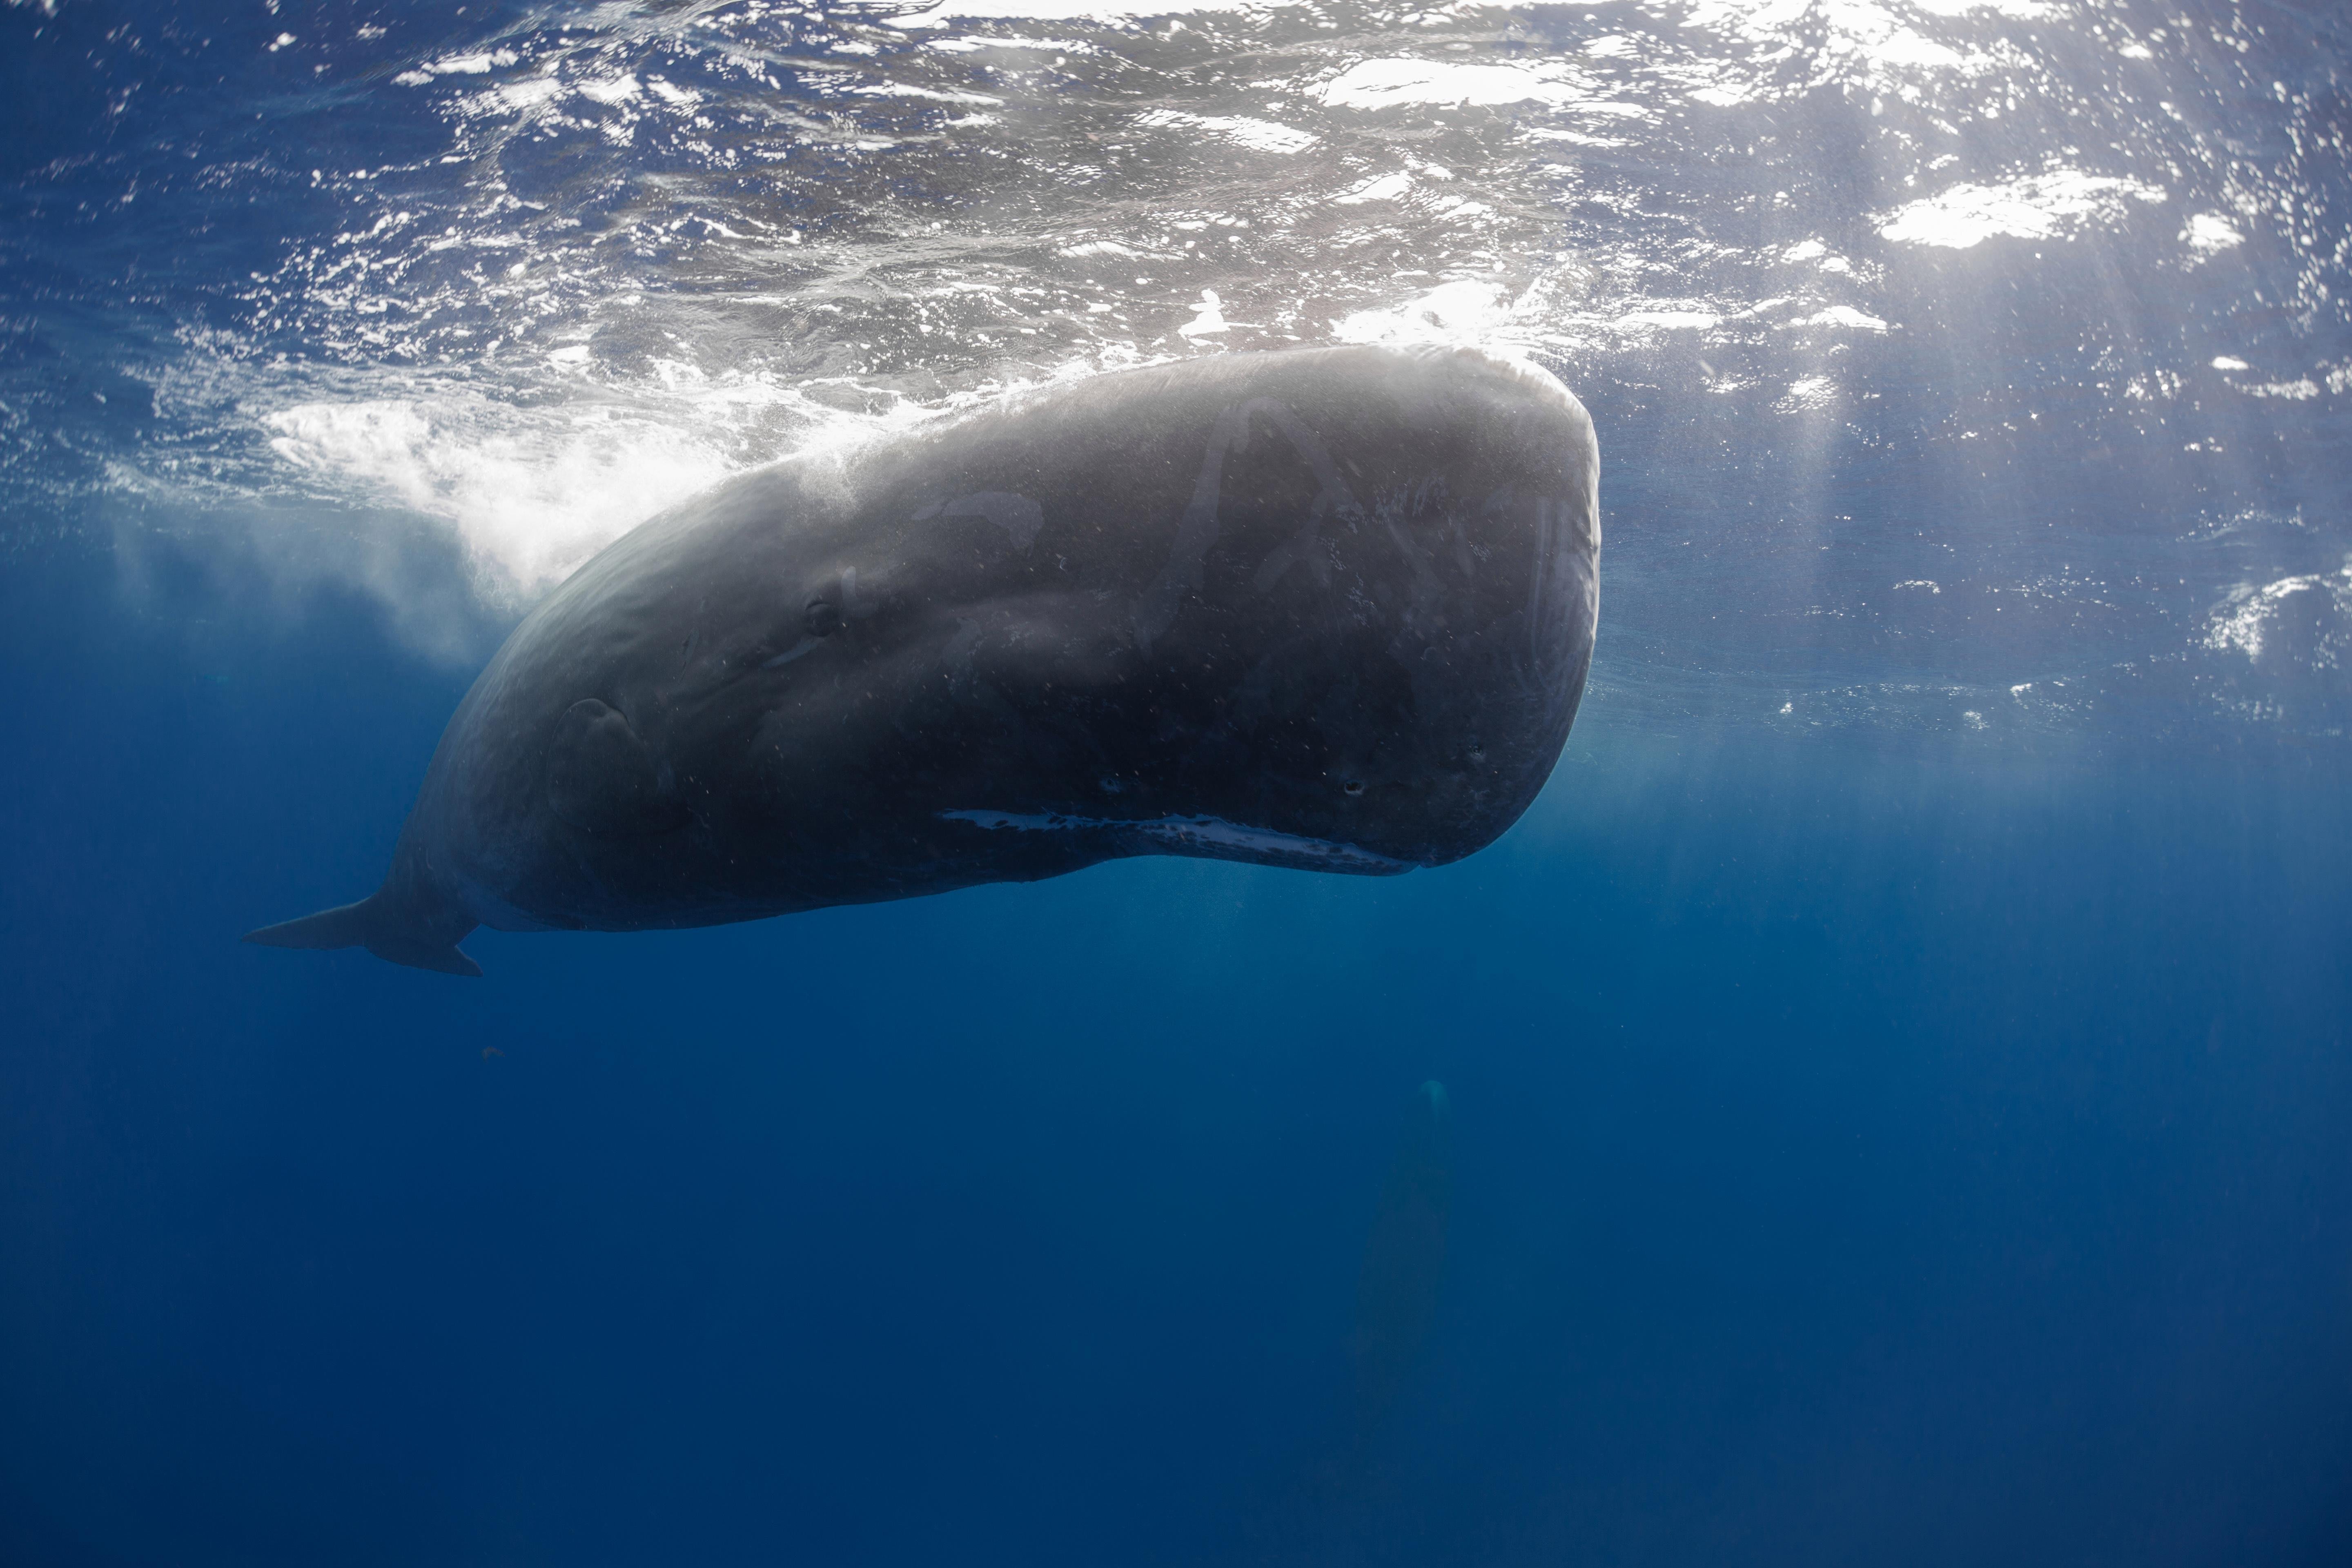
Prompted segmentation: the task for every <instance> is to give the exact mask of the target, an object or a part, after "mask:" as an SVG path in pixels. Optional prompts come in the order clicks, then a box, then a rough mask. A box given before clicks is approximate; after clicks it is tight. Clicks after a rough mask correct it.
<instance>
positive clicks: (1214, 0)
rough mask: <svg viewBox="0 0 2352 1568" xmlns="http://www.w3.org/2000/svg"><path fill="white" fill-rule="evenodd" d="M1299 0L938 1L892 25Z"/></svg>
mask: <svg viewBox="0 0 2352 1568" xmlns="http://www.w3.org/2000/svg"><path fill="white" fill-rule="evenodd" d="M1292 3H1294V0H1136V3H1135V4H1132V5H1121V4H1119V3H1118V0H939V4H937V5H931V6H929V7H927V8H924V9H921V10H916V11H907V12H902V13H900V14H899V15H898V16H892V17H891V18H889V25H890V26H893V27H908V28H915V27H944V26H947V25H948V23H950V21H990V22H1102V23H1107V24H1109V25H1112V26H1117V25H1118V24H1119V23H1122V22H1132V21H1136V20H1138V19H1139V18H1141V17H1146V16H1191V15H1193V14H1195V13H1199V12H1213V11H1256V10H1270V9H1273V8H1275V7H1276V6H1279V5H1289V4H1292Z"/></svg>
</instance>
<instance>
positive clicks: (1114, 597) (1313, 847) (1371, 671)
mask: <svg viewBox="0 0 2352 1568" xmlns="http://www.w3.org/2000/svg"><path fill="white" fill-rule="evenodd" d="M1599 472H1600V458H1599V450H1598V447H1597V446H1596V444H1595V441H1594V437H1593V430H1592V423H1591V419H1590V417H1588V416H1587V415H1586V413H1585V410H1584V408H1583V406H1582V405H1581V404H1580V403H1579V402H1578V401H1577V399H1576V398H1575V396H1574V395H1571V394H1570V392H1569V391H1568V389H1567V388H1566V387H1564V386H1562V385H1561V384H1559V381H1558V380H1556V379H1555V378H1554V377H1552V376H1551V375H1550V374H1548V373H1547V372H1545V371H1543V370H1542V369H1540V368H1538V367H1537V366H1534V365H1532V364H1529V363H1525V362H1522V361H1518V360H1514V359H1510V358H1506V357H1501V356H1497V355H1494V354H1489V353H1484V352H1480V351H1476V350H1471V349H1463V348H1434V347H1423V348H1412V349H1395V348H1379V347H1356V346H1351V347H1338V348H1318V349H1303V350H1291V351H1286V352H1279V353H1235V354H1223V355H1216V356H1211V357H1204V358H1201V359H1195V360H1192V361H1188V362H1184V363H1174V364H1167V365H1158V366H1151V367H1147V368H1141V369H1134V370H1127V371H1120V372H1115V373H1111V374H1103V375H1098V376H1093V377H1089V378H1086V379H1083V380H1078V381H1075V382H1065V383H1057V384H1052V385H1049V386H1046V387H1044V388H1042V389H1038V390H1034V391H1032V392H1029V393H1026V394H1024V395H1016V396H1013V397H1010V398H1008V399H1006V400H1004V401H1003V402H1002V403H1000V404H998V405H992V406H991V407H989V408H988V409H986V410H985V411H983V412H980V413H976V414H972V415H970V416H965V417H961V418H959V419H954V420H944V421H941V422H940V423H939V424H937V425H934V426H928V427H925V428H923V429H920V430H919V431H918V432H916V433H914V434H911V435H908V436H902V437H897V438H895V439H889V440H880V441H876V442H873V443H871V444H868V445H865V446H860V447H851V448H846V449H843V450H836V451H828V452H814V453H809V454H805V455H803V456H800V457H796V458H788V459H786V460H784V461H782V462H780V463H777V464H774V465H772V466H770V467H767V468H761V469H757V470H754V471H751V472H749V473H746V474H743V475H741V476H739V477H738V478H736V479H732V480H730V481H729V482H727V483H724V484H721V485H720V486H719V487H718V488H717V489H712V490H710V491H709V492H707V493H705V494H703V495H700V496H698V497H696V498H694V499H692V500H688V501H685V502H684V503H682V504H681V505H679V506H677V507H676V508H674V509H672V510H668V511H667V512H665V513H662V514H661V515H659V516H656V517H655V518H653V519H652V520H650V521H647V522H646V523H644V524H642V525H641V526H639V527H638V528H636V529H635V530H634V531H631V532H630V533H628V534H627V535H625V537H623V538H622V539H621V540H619V541H618V542H615V543H614V544H613V545H612V546H611V547H610V548H608V549H606V550H605V551H604V552H603V553H601V554H599V555H598V556H596V557H595V558H594V559H593V561H591V562H589V563H587V564H586V565H585V566H583V568H582V569H581V570H580V571H579V572H577V573H576V574H573V575H572V577H571V578H570V580H568V581H567V582H565V583H564V584H562V586H561V587H560V588H558V589H557V590H556V591H555V592H554V593H553V594H551V595H550V596H549V597H548V598H547V599H546V600H545V601H544V602H542V603H541V605H539V606H538V607H537V608H536V609H534V610H533V611H532V612H531V613H530V615H529V616H527V617H526V618H525V619H524V620H523V621H522V623H521V624H520V626H517V627H516V629H515V631H514V633H513V635H512V636H510V637H509V638H508V639H507V641H506V643H505V645H504V646H503V647H500V648H499V651H498V653H497V654H496V656H495V657H493V658H491V660H490V662H489V664H488V667H487V668H485V669H484V670H483V671H482V673H481V675H480V677H479V678H478V679H477V680H476V681H475V683H474V685H473V688H472V689H471V690H469V691H468V692H467V695H466V697H465V700H463V701H462V702H461V703H460V704H459V706H458V708H457V712H456V714H455V715H454V716H453V717H452V718H451V719H450V721H449V723H448V726H447V728H446V731H444V733H443V734H442V737H441V741H440V744H439V746H438V747H437V748H436V751H435V752H434V754H433V757H432V761H431V763H430V764H429V765H428V767H427V769H426V771H425V780H424V784H423V786H422V788H421V790H420V791H419V794H418V796H417V800H416V804H415V807H414V808H413V810H412V811H411V812H410V814H409V817H408V821H407V823H406V825H405V826H404V829H403V831H402V834H401V837H400V840H399V843H398V845H397V847H395V849H394V853H393V858H392V865H391V868H390V869H389V871H388V873H387V874H386V876H385V878H384V880H383V885H382V886H381V887H380V888H378V889H376V891H375V892H374V893H373V894H372V895H371V896H370V897H368V898H366V899H363V900H361V901H359V902H357V903H354V904H348V905H345V906H342V907H341V908H339V909H332V910H323V911H321V912H320V913H318V914H314V915H310V916H307V917H305V918H303V919H300V920H296V921H288V922H286V923H284V924H282V925H273V926H268V927H264V928H263V929H261V930H258V931H252V932H250V933H248V935H247V938H246V940H247V941H248V942H257V943H261V944H264V945H268V946H275V947H293V948H337V947H352V946H358V947H364V948H366V949H368V950H369V951H370V952H373V953H375V954H376V955H377V956H379V957H382V958H385V959H389V960H391V961H392V962H394V963H404V964H412V965H415V966H417V967H420V968H425V969H434V970H439V971H443V972H445V973H460V974H478V973H480V970H479V968H478V966H477V965H476V964H475V963H474V962H473V960H472V959H471V958H469V957H468V956H467V954H466V953H465V952H462V951H460V950H459V948H458V946H457V943H458V942H459V941H460V940H461V939H463V938H464V937H465V936H466V935H467V932H469V931H473V930H474V929H475V928H476V927H478V926H485V925H486V926H489V927H491V928H493V929H496V930H501V931H581V930H593V931H631V930H646V929H653V928H665V927H680V926H694V925H709V924H718V923H721V922H725V921H746V920H758V919H763V918H766V917H769V916H772V915H780V914H787V913H792V912H794V911H798V910H813V909H818V908H822V907H824V906H827V905H833V904H845V903H859V902H866V901H872V900H884V899H899V898H908V897H914V896H917V895H920V894H926V893H936V892H942V891H947V890H950V889H957V888H963V887H969V886H971V885H974V884H977V883H982V882H993V881H1022V880H1034V879H1040V878H1045V877H1053V876H1058V875H1061V874H1063V873H1065V872H1069V871H1075V870H1077V869H1079V868H1083V867H1086V866H1089V865H1093V864H1096V863H1097V862H1099V861H1103V860H1107V859H1111V858H1118V857H1121V856H1129V855H1153V854H1162V855H1192V856H1205V857H1211V858H1222V859H1230V860H1243V861H1251V862H1255V863H1259V864H1265V865H1276V866H1288V867H1297V868H1307V869H1313V870H1320V871H1330V872H1339V873H1348V874H1356V875H1370V876H1382V875H1392V874H1395V873H1399V872H1402V871H1407V870H1411V869H1412V868H1416V867H1425V866H1435V865H1442V864H1444V863H1445V862H1448V861H1452V860H1455V859H1458V858H1462V857H1463V856H1465V855H1468V854H1471V853H1473V852H1475V850H1477V849H1479V848H1481V847H1485V846H1486V845H1487V844H1489V843H1491V842H1493V841H1494V839H1495V838H1496V837H1498V836H1499V835H1500V834H1501V833H1502V832H1503V831H1504V830H1505V829H1507V827H1509V826H1510V825H1511V824H1512V823H1513V822H1515V821H1516V820H1517V818H1518V816H1519V815H1520V814H1521V813H1522V812H1523V811H1524V810H1525V809H1526V808H1527V806H1528V803H1529V802H1530V801H1532V800H1533V799H1534V798H1535V795H1536V793H1537V792H1538V790H1539V789H1540V788H1541V787H1542V785H1543V784H1544V781H1545V780H1546V778H1548V777H1549V774H1550V773H1551V770H1552V767H1553V765H1554V763H1556V762H1557V760H1558V758H1559V752H1560V748H1561V746H1562V744H1563V743H1564V742H1565V741H1566V739H1567V736H1568V732H1569V726H1570V723H1571V722H1572V721H1574V719H1575V716H1576V710H1577V705H1578V703H1579V701H1580V698H1581V696H1582V693H1583V689H1584V683H1585V675H1586V671H1587V669H1588V668H1589V666H1590V663H1591V652H1592V646H1593V636H1594V630H1595V626H1596V624H1597V620H1598V616H1599V585H1598V584H1599V578H1598V572H1599V562H1600V548H1601V530H1600V519H1599V490H1598V485H1599Z"/></svg>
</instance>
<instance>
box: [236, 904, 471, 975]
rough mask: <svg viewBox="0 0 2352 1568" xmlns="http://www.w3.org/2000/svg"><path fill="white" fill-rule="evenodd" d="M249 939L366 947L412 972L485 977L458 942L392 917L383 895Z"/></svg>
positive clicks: (248, 936) (256, 933) (248, 935)
mask: <svg viewBox="0 0 2352 1568" xmlns="http://www.w3.org/2000/svg"><path fill="white" fill-rule="evenodd" d="M245 940H246V941H247V942H253V943H255V944H257V945H258V946H261V947H304V948H333V947H363V948H366V949H367V950H368V951H369V952H372V953H374V954H375V955H376V956H377V957H378V958H382V959H386V960H389V961H390V962H392V963H404V964H406V965H408V966H409V967H410V968H411V969H431V970H435V971H437V972H438V973H443V974H470V975H473V976H476V977H477V978H478V977H479V976H480V974H481V973H482V966H481V965H480V964H478V963H475V962H474V961H473V960H472V959H470V958H468V957H467V956H466V955H465V954H464V953H463V952H459V951H457V943H456V942H450V941H442V940H438V939H436V937H435V936H434V935H432V934H430V933H429V932H425V931H417V930H416V929H415V928H414V927H413V926H412V925H410V924H409V922H406V921H401V920H400V919H399V918H398V917H397V916H396V915H394V914H393V913H392V912H391V911H390V910H387V909H386V908H385V904H384V898H383V894H382V893H381V892H379V893H375V894H373V895H371V896H369V897H367V898H364V899H362V900H360V901H359V902H358V903H356V904H341V905H339V906H337V907H336V908H334V909H331V910H320V911H319V912H318V913H317V914H315V915H304V916H303V917H302V918H301V919H300V920H294V921H281V922H280V923H278V924H277V925H274V926H263V927H262V928H261V929H260V930H258V931H247V932H246V933H245Z"/></svg>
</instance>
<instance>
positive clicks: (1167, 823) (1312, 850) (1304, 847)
mask: <svg viewBox="0 0 2352 1568" xmlns="http://www.w3.org/2000/svg"><path fill="white" fill-rule="evenodd" d="M940 819H941V820H943V821H947V822H969V823H971V825H972V826H975V827H979V828H982V829H985V830H987V831H990V832H999V831H1004V830H1011V831H1013V832H1016V833H1070V832H1078V831H1084V830H1092V829H1105V828H1108V829H1112V830H1116V831H1120V832H1126V833H1133V834H1138V835H1139V836H1141V837H1145V838H1149V839H1152V840H1154V841H1156V842H1158V843H1160V844H1162V845H1165V846H1166V847H1168V848H1170V849H1171V850H1173V851H1175V852H1176V853H1179V854H1192V855H1199V856H1204V857H1207V858H1213V859H1219V860H1248V861H1254V862H1256V863H1258V864H1261V865H1274V866H1310V867H1315V868H1319V869H1324V870H1346V871H1368V872H1373V873H1376V874H1390V873H1394V872H1398V871H1410V870H1412V868H1414V867H1415V866H1416V865H1418V864H1419V862H1418V861H1413V860H1397V859H1392V858H1390V857H1388V856H1386V855H1381V854H1378V853H1376V852H1374V851H1372V850H1370V849H1366V848H1363V847H1360V846H1358V845H1354V844H1341V843H1338V842H1336V841H1334V840H1332V839H1328V838H1305V837H1299V836H1298V835H1297V834H1295V833H1282V832H1278V831H1276V829H1274V828H1271V827H1252V826H1247V825H1246V824H1244V823H1238V822H1227V821H1226V820H1225V819H1224V818H1223V817H1222V816H1159V817H1151V818H1148V819H1144V818H1116V817H1102V816H1066V815H1065V814H1064V813H1061V812H1058V811H1046V812H1018V811H943V812H940Z"/></svg>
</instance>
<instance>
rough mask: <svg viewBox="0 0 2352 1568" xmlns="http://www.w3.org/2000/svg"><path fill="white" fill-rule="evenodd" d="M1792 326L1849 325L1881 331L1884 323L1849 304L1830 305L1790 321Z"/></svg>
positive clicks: (1853, 327)
mask: <svg viewBox="0 0 2352 1568" xmlns="http://www.w3.org/2000/svg"><path fill="white" fill-rule="evenodd" d="M1789 325H1790V326H1792V327H1849V328H1852V329H1853V331H1861V332H1883V331H1885V330H1886V323H1885V321H1880V320H1879V319H1878V318H1877V317H1876V316H1872V315H1866V314H1864V312H1862V311H1860V310H1855V309H1854V308H1853V306H1851V305H1832V306H1831V307H1830V308H1829V309H1827V310H1816V311H1815V312H1813V314H1811V315H1810V316H1805V317H1801V318H1800V319H1799V320H1797V321H1791V322H1790V323H1789Z"/></svg>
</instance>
